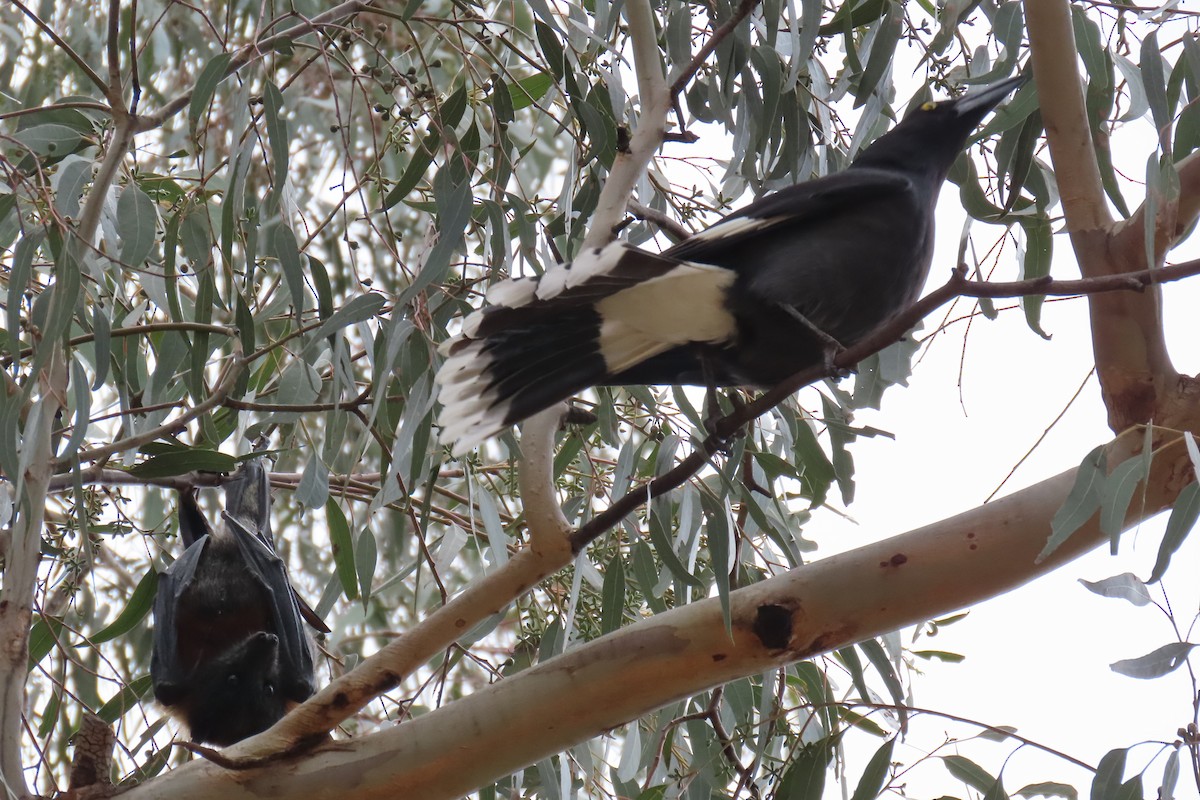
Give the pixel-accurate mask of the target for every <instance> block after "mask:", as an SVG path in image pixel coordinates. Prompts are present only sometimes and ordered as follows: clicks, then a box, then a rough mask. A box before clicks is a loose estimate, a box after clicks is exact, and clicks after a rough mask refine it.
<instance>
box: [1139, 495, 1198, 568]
mask: <svg viewBox="0 0 1200 800" xmlns="http://www.w3.org/2000/svg"><path fill="white" fill-rule="evenodd" d="M1197 519H1200V484H1197V483H1194V482H1193V483H1189V484H1188V485H1187V486H1185V487H1183V490H1182V491H1180V492H1179V497H1177V498H1175V505H1174V507H1173V508H1172V509H1171V516H1170V517H1169V518H1168V519H1167V529H1166V530H1165V531H1164V532H1163V538H1162V541H1161V542H1159V545H1158V558H1157V559H1156V560H1155V562H1154V569H1153V570H1151V572H1150V580H1148V581H1147V583H1154V582H1155V581H1158V580H1161V579H1162V576H1163V575H1165V574H1166V572H1167V567H1169V566H1170V565H1171V557H1172V556H1173V555H1175V552H1176V551H1177V550H1178V549H1179V547H1180V545H1182V544H1183V540H1184V539H1186V538H1187V537H1188V534H1189V533H1191V532H1192V529H1193V528H1195V527H1196V520H1197Z"/></svg>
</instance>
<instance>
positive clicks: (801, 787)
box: [775, 734, 841, 800]
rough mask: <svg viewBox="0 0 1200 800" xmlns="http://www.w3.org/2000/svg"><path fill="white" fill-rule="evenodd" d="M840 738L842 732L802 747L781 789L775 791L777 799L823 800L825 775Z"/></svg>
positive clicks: (789, 768) (784, 778)
mask: <svg viewBox="0 0 1200 800" xmlns="http://www.w3.org/2000/svg"><path fill="white" fill-rule="evenodd" d="M840 738H841V736H840V734H835V735H833V736H832V737H827V738H824V739H821V740H820V741H817V742H813V743H812V744H807V745H805V746H804V747H802V748H800V752H799V753H797V754H796V756H795V757H794V758H793V759H792V763H791V766H789V767H788V770H787V772H785V773H784V775H783V780H782V781H780V783H779V791H778V792H776V793H775V797H776V798H777V800H821V797H822V796H823V795H824V792H825V777H826V775H827V774H828V773H829V764H830V762H831V761H833V752H834V748H835V747H837V743H838V740H839V739H840Z"/></svg>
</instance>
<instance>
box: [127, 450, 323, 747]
mask: <svg viewBox="0 0 1200 800" xmlns="http://www.w3.org/2000/svg"><path fill="white" fill-rule="evenodd" d="M270 509H271V495H270V487H269V485H268V483H267V473H266V471H265V469H264V468H263V465H262V463H261V462H260V461H259V460H257V459H256V460H252V461H248V462H246V463H245V464H243V465H242V468H241V469H240V470H239V471H238V473H237V474H236V475H235V476H234V478H233V480H232V481H230V482H229V483H228V484H226V486H225V513H224V515H223V516H224V520H223V522H222V524H221V525H220V526H219V529H217V530H214V529H212V528H210V527H209V525H208V522H207V520H205V518H204V515H203V514H202V513H201V511H200V508H199V506H198V505H197V504H196V495H195V491H194V490H192V491H189V492H184V493H182V494H181V495H180V498H179V531H180V535H181V536H182V538H183V542H184V545H185V547H186V549H185V550H184V553H183V555H181V556H180V557H179V558H178V559H177V560H176V561H175V563H173V564H172V565H171V567H170V568H169V569H168V570H167V571H166V572H165V573H163V574H162V575H161V576H160V578H159V582H158V595H157V597H156V598H155V602H154V627H155V631H154V655H153V658H152V661H151V667H150V672H151V675H152V677H153V681H154V696H155V697H156V698H157V699H158V701H159V702H160V703H162V704H163V705H164V706H166V707H167V709H168V710H170V711H171V713H172V714H174V715H176V716H177V717H179V718H181V719H182V720H183V721H185V722H186V723H187V725H188V728H189V729H190V731H191V735H192V739H194V740H195V741H198V742H208V743H210V744H216V745H220V746H226V745H230V744H233V743H234V742H237V741H240V740H242V739H245V738H246V737H248V736H252V735H254V734H256V733H259V732H261V731H264V730H266V729H267V728H269V727H271V725H273V724H275V723H276V722H277V721H279V719H280V718H281V717H282V716H283V715H284V713H285V712H286V711H287V710H288V709H289V708H290V707H291V706H293V705H295V704H296V703H300V702H303V701H304V700H305V699H307V698H308V697H309V696H310V695H312V693H313V691H314V690H315V684H314V673H313V658H312V650H311V643H310V640H309V638H308V634H307V632H306V631H305V629H304V625H303V623H302V622H301V615H302V611H301V606H302V605H303V604H302V603H301V602H300V601H299V599H298V598H297V597H296V596H295V593H294V591H293V590H292V587H291V584H290V583H289V582H288V577H287V572H286V570H285V569H284V566H283V562H282V561H281V560H280V559H279V557H278V556H277V555H276V554H275V543H274V540H273V539H272V537H271V519H270ZM305 610H307V611H309V613H310V614H311V613H312V612H311V610H310V609H307V607H305ZM313 617H315V615H313ZM310 619H311V618H310ZM320 627H323V626H320ZM325 630H327V629H325Z"/></svg>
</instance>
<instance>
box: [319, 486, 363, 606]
mask: <svg viewBox="0 0 1200 800" xmlns="http://www.w3.org/2000/svg"><path fill="white" fill-rule="evenodd" d="M325 520H326V522H327V523H328V524H329V542H330V545H331V546H332V548H333V564H334V567H335V568H336V570H337V577H338V581H339V582H340V583H341V584H342V592H343V593H344V594H345V595H346V599H347V600H357V599H358V575H357V574H356V573H355V570H354V541H353V539H351V538H350V524H349V523H348V522H347V521H346V515H345V514H343V513H342V508H341V506H339V505H338V504H337V500H336V499H334V498H333V497H330V498H329V499H328V500H326V501H325Z"/></svg>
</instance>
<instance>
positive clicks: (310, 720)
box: [222, 403, 574, 769]
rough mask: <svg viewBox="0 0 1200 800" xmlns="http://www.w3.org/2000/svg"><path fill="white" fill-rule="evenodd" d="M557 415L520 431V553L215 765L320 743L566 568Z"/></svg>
mask: <svg viewBox="0 0 1200 800" xmlns="http://www.w3.org/2000/svg"><path fill="white" fill-rule="evenodd" d="M565 411H566V406H565V405H563V404H561V403H560V404H558V405H556V406H553V407H551V408H548V409H546V410H545V411H542V412H540V413H538V414H536V415H534V416H533V417H531V418H530V419H529V420H527V421H526V422H525V424H524V426H523V428H522V436H521V449H522V460H521V465H520V475H519V480H520V484H521V497H522V498H523V499H524V501H525V523H526V525H527V527H528V529H529V543H528V545H527V546H526V547H524V548H522V549H521V550H520V551H519V552H517V554H516V555H514V556H513V557H512V558H511V559H509V560H508V561H507V562H506V563H505V564H504V565H503V566H501V567H499V568H498V569H496V570H495V571H494V572H492V573H490V574H488V575H485V576H484V577H483V578H482V579H480V580H477V581H475V582H473V583H471V584H470V585H469V586H468V587H467V588H466V589H464V590H463V591H462V592H461V593H460V594H459V595H457V596H456V597H454V598H453V599H452V600H450V601H449V602H448V603H446V604H445V605H443V606H442V607H441V608H439V609H438V610H436V611H434V612H433V613H432V614H429V615H428V616H426V617H424V618H423V619H422V620H421V621H420V622H419V623H417V625H416V626H415V627H413V628H410V629H409V630H407V631H405V632H404V635H403V636H401V637H399V638H397V639H396V640H394V641H392V642H391V643H389V644H388V645H386V646H385V647H383V648H382V649H381V650H380V651H379V652H377V653H376V654H375V655H373V656H371V657H370V658H368V659H367V660H366V661H364V662H363V663H362V664H361V665H359V666H358V667H356V668H355V669H354V670H353V671H351V672H349V673H347V674H345V675H343V676H342V677H340V678H338V679H337V680H335V681H334V682H333V683H331V684H329V685H328V686H326V687H325V688H324V689H322V690H321V691H320V692H318V693H317V694H316V695H314V696H313V697H312V698H310V699H309V700H308V701H307V702H305V703H304V704H303V705H301V706H300V707H298V708H297V709H296V710H295V711H294V712H292V713H291V714H289V715H288V716H287V717H286V718H284V719H283V720H282V721H281V722H279V723H278V724H277V725H276V726H275V727H273V728H271V729H270V730H269V731H267V732H265V733H263V734H260V735H258V736H255V737H252V738H250V739H246V740H244V741H242V742H239V743H238V744H236V745H234V746H233V747H231V748H228V749H226V750H224V751H223V752H222V763H223V764H225V765H226V766H232V767H236V768H241V769H244V768H247V767H251V766H257V765H260V764H266V763H271V762H273V761H275V760H276V759H277V758H278V757H279V754H280V753H286V752H288V751H290V750H293V749H296V748H302V747H304V746H305V745H306V744H308V743H313V742H319V741H322V740H323V739H324V737H325V735H326V734H327V733H328V731H330V730H332V729H333V728H335V727H336V726H337V725H338V724H339V723H341V722H342V721H343V720H345V719H346V718H348V717H349V716H351V715H352V714H354V713H355V712H357V711H358V710H359V709H360V708H362V707H363V706H365V705H366V704H367V703H369V702H371V701H372V700H374V699H375V698H376V697H378V696H379V695H380V694H381V693H383V692H386V691H389V690H391V689H394V688H395V687H396V686H398V685H399V684H400V682H401V681H402V680H404V678H405V677H407V676H408V675H410V674H412V673H413V672H414V671H415V670H416V669H417V668H418V667H420V666H421V665H422V664H424V663H425V662H426V661H428V660H429V659H430V658H431V657H432V656H433V655H435V654H436V653H439V652H441V651H442V650H445V649H446V648H447V647H450V646H451V645H453V644H454V643H455V642H456V641H458V639H459V638H460V637H462V636H463V635H464V634H466V633H468V632H470V631H471V629H473V628H474V627H475V626H476V625H478V624H479V623H480V622H481V621H483V620H485V619H487V618H488V617H489V616H491V615H493V614H498V613H501V612H502V611H504V609H505V608H507V607H508V605H509V604H510V603H512V602H513V600H515V599H516V598H518V597H521V596H522V595H524V594H525V593H526V592H528V591H529V590H530V589H531V588H533V587H534V586H536V585H537V584H538V583H539V582H540V581H542V580H543V579H545V578H547V577H549V576H550V575H552V574H554V573H555V572H557V571H559V570H560V569H562V568H563V567H565V566H566V565H567V564H569V563H570V562H571V559H572V558H573V556H574V553H573V552H572V550H571V547H570V544H569V539H568V537H567V534H568V533H569V532H570V530H571V526H570V524H569V523H568V522H567V520H566V518H565V517H564V516H563V514H562V511H561V510H560V509H559V507H558V495H557V493H556V492H555V489H554V449H553V448H554V432H555V431H556V430H558V427H559V425H560V424H561V422H562V419H563V413H564V412H565Z"/></svg>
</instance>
